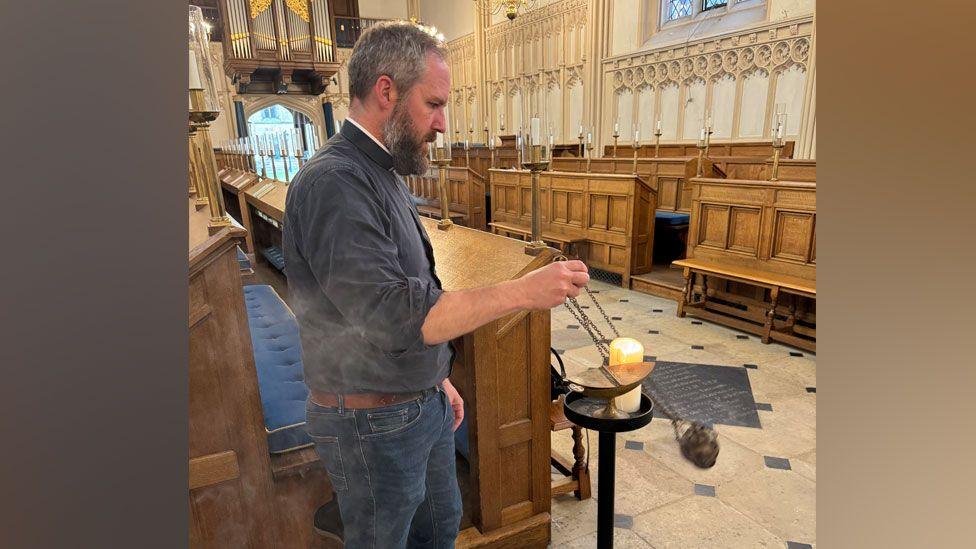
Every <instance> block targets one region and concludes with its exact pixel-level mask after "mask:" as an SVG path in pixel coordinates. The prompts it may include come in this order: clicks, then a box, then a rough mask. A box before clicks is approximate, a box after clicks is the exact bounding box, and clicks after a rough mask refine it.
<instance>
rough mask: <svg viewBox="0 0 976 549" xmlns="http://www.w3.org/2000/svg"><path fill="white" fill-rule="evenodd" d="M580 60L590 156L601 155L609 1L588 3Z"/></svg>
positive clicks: (584, 116)
mask: <svg viewBox="0 0 976 549" xmlns="http://www.w3.org/2000/svg"><path fill="white" fill-rule="evenodd" d="M586 17H587V20H586V30H585V32H586V43H585V48H586V49H585V50H584V59H583V74H584V75H585V77H584V78H583V97H584V98H585V99H584V106H583V118H584V119H585V120H587V121H588V123H589V125H590V126H592V127H593V153H594V156H603V155H602V154H600V151H602V150H603V133H602V131H601V128H602V127H603V95H604V93H603V92H604V90H603V60H604V59H605V58H606V57H607V52H608V51H609V48H610V45H609V42H610V39H609V38H610V37H609V33H608V32H607V30H608V29H609V24H610V23H609V21H610V20H609V17H610V2H609V0H590V1H589V6H588V10H587V15H586Z"/></svg>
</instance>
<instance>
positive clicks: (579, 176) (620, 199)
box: [491, 170, 657, 288]
mask: <svg viewBox="0 0 976 549" xmlns="http://www.w3.org/2000/svg"><path fill="white" fill-rule="evenodd" d="M540 191H541V192H540V194H541V200H540V203H541V210H542V211H541V213H540V215H541V218H540V219H541V225H540V229H541V232H542V235H543V239H545V238H546V236H547V235H550V236H558V237H562V238H563V239H564V240H568V241H570V240H571V241H582V242H585V246H581V247H580V248H581V251H582V254H580V255H581V257H583V258H584V261H586V262H587V264H588V265H590V266H593V267H596V268H598V269H603V270H606V271H610V272H614V273H618V274H620V275H621V277H622V286H623V287H624V288H629V287H630V277H631V275H634V274H642V273H646V272H649V271H650V270H651V258H652V254H653V247H654V211H655V209H656V207H657V192H656V191H655V190H654V189H653V188H651V186H650V185H648V184H647V182H645V181H644V180H643V179H641V178H640V177H637V176H634V175H633V174H631V175H614V174H596V173H590V174H586V173H571V172H544V173H543V174H542V176H541V178H540ZM491 195H492V215H491V218H492V223H493V227H492V228H493V229H494V230H495V231H496V232H504V230H505V227H506V226H515V227H522V228H525V229H527V228H529V227H530V226H531V222H532V212H531V204H532V193H531V176H530V174H529V172H527V171H516V170H491ZM550 212H552V215H551V217H550Z"/></svg>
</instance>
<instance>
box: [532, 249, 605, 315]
mask: <svg viewBox="0 0 976 549" xmlns="http://www.w3.org/2000/svg"><path fill="white" fill-rule="evenodd" d="M589 281H590V275H589V272H588V270H587V268H586V265H585V264H584V263H583V262H582V261H576V260H573V261H557V262H555V263H550V264H549V265H546V266H545V267H542V268H541V269H536V270H534V271H532V272H531V273H528V274H526V275H525V276H523V277H522V278H519V279H518V280H517V281H516V282H517V283H518V284H519V289H520V290H521V292H522V295H523V304H522V305H523V307H524V308H526V309H551V308H553V307H556V306H558V305H562V304H563V302H564V301H566V298H567V297H576V296H578V295H579V294H580V291H581V290H582V289H583V286H586V283H587V282H589Z"/></svg>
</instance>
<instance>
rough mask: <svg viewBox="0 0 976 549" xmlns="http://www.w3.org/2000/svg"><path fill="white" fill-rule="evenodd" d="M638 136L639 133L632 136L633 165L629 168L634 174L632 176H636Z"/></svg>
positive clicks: (638, 147) (638, 148)
mask: <svg viewBox="0 0 976 549" xmlns="http://www.w3.org/2000/svg"><path fill="white" fill-rule="evenodd" d="M638 136H640V133H636V134H634V165H633V167H632V168H631V171H633V172H634V175H637V151H638V150H640V145H639V144H638V138H639V137H638Z"/></svg>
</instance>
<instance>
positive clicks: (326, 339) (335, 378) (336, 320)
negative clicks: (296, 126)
mask: <svg viewBox="0 0 976 549" xmlns="http://www.w3.org/2000/svg"><path fill="white" fill-rule="evenodd" d="M282 240H283V247H284V252H285V273H286V274H287V276H288V292H289V295H290V298H291V299H290V300H289V301H291V302H292V305H293V307H294V310H295V315H296V316H297V318H298V324H299V327H300V331H301V341H302V362H303V365H304V369H305V383H306V384H307V385H308V386H309V388H311V389H313V390H317V391H325V392H330V393H361V392H411V391H419V390H421V389H425V388H429V387H433V386H434V385H435V384H437V383H439V382H441V381H442V380H443V379H444V378H445V377H447V376H448V374H449V373H450V368H451V361H452V358H453V351H452V349H451V347H450V346H449V345H448V344H446V343H443V344H440V345H425V344H424V340H423V334H422V333H421V327H422V326H423V323H424V320H425V319H426V317H427V313H428V312H429V311H430V309H431V307H433V306H434V303H436V302H437V299H438V298H439V297H440V295H441V293H442V291H443V290H442V289H441V283H440V280H439V279H438V278H437V275H436V274H435V272H434V254H433V250H432V248H431V246H430V241H429V240H428V238H427V233H426V232H425V231H424V228H423V226H422V225H421V224H420V219H419V218H418V217H417V209H416V206H415V204H414V201H413V200H412V198H411V195H410V193H409V192H408V190H407V188H406V185H405V184H404V182H403V180H402V179H401V178H400V176H399V175H397V174H396V173H395V172H394V171H393V159H392V157H391V156H390V155H389V153H387V152H386V151H384V150H383V149H382V148H381V147H380V146H379V145H377V144H376V143H375V142H374V141H373V140H372V139H370V137H369V136H368V135H366V133H364V132H363V131H362V130H360V129H359V128H357V127H356V126H354V125H353V124H343V127H342V130H341V131H340V132H339V134H337V135H335V136H333V137H332V139H330V140H329V141H328V142H327V143H326V144H325V147H323V148H322V149H321V150H320V151H319V152H318V153H316V154H315V156H313V157H312V158H311V159H310V160H309V161H308V163H307V164H306V165H305V166H304V167H303V168H302V170H300V171H299V173H298V174H297V175H296V176H295V179H294V180H293V181H292V183H291V185H290V186H289V189H288V196H287V198H286V201H285V219H284V228H283V238H282Z"/></svg>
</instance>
